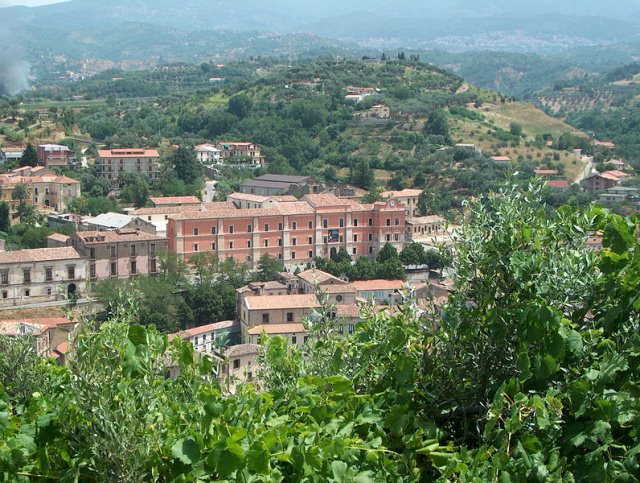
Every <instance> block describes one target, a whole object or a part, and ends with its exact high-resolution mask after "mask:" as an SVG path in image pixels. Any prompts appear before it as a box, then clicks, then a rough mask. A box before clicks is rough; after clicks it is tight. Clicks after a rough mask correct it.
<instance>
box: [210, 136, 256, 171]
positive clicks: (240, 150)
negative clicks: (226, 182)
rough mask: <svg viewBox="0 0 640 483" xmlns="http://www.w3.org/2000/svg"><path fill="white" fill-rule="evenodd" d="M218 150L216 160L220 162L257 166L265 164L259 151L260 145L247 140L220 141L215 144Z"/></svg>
mask: <svg viewBox="0 0 640 483" xmlns="http://www.w3.org/2000/svg"><path fill="white" fill-rule="evenodd" d="M215 148H216V149H217V150H218V153H217V162H218V163H220V164H237V165H242V166H250V167H254V168H259V167H261V166H264V165H265V164H266V161H265V157H264V156H263V155H262V154H261V153H260V146H258V145H257V144H255V143H248V142H226V141H220V142H219V143H218V144H216V145H215Z"/></svg>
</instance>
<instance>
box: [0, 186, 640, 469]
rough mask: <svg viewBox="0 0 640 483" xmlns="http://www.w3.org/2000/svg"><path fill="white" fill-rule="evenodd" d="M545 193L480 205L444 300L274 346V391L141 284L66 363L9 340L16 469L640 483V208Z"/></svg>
mask: <svg viewBox="0 0 640 483" xmlns="http://www.w3.org/2000/svg"><path fill="white" fill-rule="evenodd" d="M541 193H542V192H541V188H540V187H533V188H532V189H530V190H527V191H524V192H523V191H521V190H519V189H513V190H512V189H510V188H507V189H505V190H504V191H503V192H501V193H498V194H495V195H492V196H489V197H485V198H482V199H479V200H478V201H477V202H476V203H474V204H473V205H472V206H470V210H469V222H468V223H467V224H466V225H465V226H464V227H463V234H462V237H461V241H460V242H459V243H458V244H457V245H456V246H455V247H454V248H455V252H456V256H455V257H454V258H453V261H454V269H455V271H456V277H455V292H454V293H453V294H452V295H451V296H450V298H449V301H448V303H447V304H446V305H445V307H444V310H433V311H431V310H426V311H424V310H421V311H418V310H417V309H416V307H415V306H414V304H412V303H411V301H409V302H408V303H407V304H406V305H404V306H402V307H401V308H400V310H399V311H396V312H392V313H387V312H384V311H378V310H373V308H368V309H365V310H364V313H363V320H362V322H361V323H359V324H358V326H357V329H356V331H355V333H354V334H353V335H345V334H340V333H339V332H338V330H337V329H336V326H335V321H334V320H333V319H332V318H331V315H330V314H329V313H327V314H324V315H325V316H324V317H320V318H318V319H314V322H313V323H311V322H310V323H309V330H310V335H311V337H310V339H309V342H308V343H307V345H306V346H305V347H303V348H295V347H287V345H286V342H285V341H284V339H281V338H274V339H271V340H269V341H268V340H265V341H264V344H265V348H264V352H263V356H262V357H263V359H262V361H263V366H264V369H263V371H262V372H261V373H260V381H261V392H257V391H256V390H255V389H253V388H252V387H251V386H241V387H240V388H239V390H238V391H237V392H236V393H235V394H226V393H225V392H224V389H225V388H224V387H221V386H220V385H218V384H217V383H216V382H213V380H212V378H211V375H212V374H215V372H216V371H217V365H216V364H215V363H214V361H212V360H211V359H210V358H209V357H208V356H200V357H195V356H194V354H193V349H192V348H191V346H190V345H189V344H185V343H183V342H182V341H181V340H180V339H179V338H177V339H175V340H174V341H173V342H172V343H171V344H169V343H168V340H167V338H166V336H165V335H162V334H161V333H159V332H157V331H156V330H155V329H154V328H153V327H148V328H143V327H141V326H139V325H137V324H138V323H139V321H140V318H139V309H138V297H137V296H136V295H135V294H134V293H132V292H129V293H128V294H125V295H124V296H123V297H122V300H121V301H120V302H119V303H118V304H116V305H114V307H113V310H112V311H111V315H110V317H109V319H108V320H107V321H106V322H104V323H103V324H102V325H100V324H97V323H93V322H91V321H85V322H84V323H82V324H81V326H80V330H79V333H78V334H77V336H76V338H75V341H74V342H73V351H72V352H70V353H69V362H68V363H67V364H66V365H65V366H64V367H56V366H55V365H53V364H52V363H50V362H45V361H41V360H40V359H38V358H35V357H34V356H33V353H32V351H30V350H24V348H25V347H28V346H26V345H24V344H23V345H21V343H13V345H7V344H8V341H7V339H6V338H0V346H2V347H4V348H5V349H4V350H2V351H0V368H1V369H2V370H1V371H0V469H1V470H2V474H3V475H4V476H3V477H4V478H5V479H8V480H11V481H16V480H17V481H19V480H24V481H27V480H29V479H30V478H50V479H75V480H78V481H166V480H180V481H195V480H198V479H199V480H220V479H226V480H231V481H358V482H360V481H406V482H413V481H436V480H438V481H540V482H543V481H585V482H586V481H594V478H595V479H597V480H599V481H636V480H637V476H638V470H639V469H640V456H639V453H638V450H637V448H638V447H639V446H638V445H639V444H640V436H639V435H638V432H637V428H638V426H639V424H640V420H639V411H638V407H639V406H638V404H639V403H638V401H639V399H638V398H639V395H638V391H637V387H638V385H639V384H640V371H639V367H640V365H639V364H638V360H637V359H638V354H639V353H640V345H639V342H638V338H637V336H636V335H637V333H638V329H639V328H640V327H639V324H640V303H638V293H639V291H640V277H638V273H640V266H639V265H638V264H639V261H640V255H639V254H640V251H639V250H640V244H639V243H638V240H637V238H636V230H637V226H638V223H640V219H638V217H635V218H628V219H625V218H622V217H619V216H617V215H611V214H609V213H607V212H606V211H603V210H601V209H594V210H591V211H588V212H586V213H581V212H580V211H578V210H576V209H574V208H562V209H560V210H557V211H556V212H555V213H554V214H553V215H552V216H551V217H549V216H548V215H547V211H546V210H545V209H544V206H542V205H541V204H540V200H541ZM592 229H598V230H601V231H602V232H603V234H604V250H603V251H602V252H601V253H596V252H592V251H589V250H588V249H587V248H586V247H585V243H584V242H585V239H586V236H587V233H588V231H589V230H592ZM489 233H491V236H488V234H489ZM341 262H342V261H341ZM359 262H360V259H359V260H358V261H357V262H356V264H358V263H359ZM203 266H204V265H203ZM16 361H17V362H16ZM169 361H175V362H173V363H172V364H171V366H173V367H174V369H179V371H175V373H176V374H178V375H177V377H176V378H175V379H170V378H167V377H166V373H167V371H168V370H169V365H168V362H169ZM12 368H13V369H12ZM15 370H19V371H22V373H21V376H22V377H19V378H16V377H15V376H16V372H15ZM36 388H37V392H35V393H34V391H35V390H36Z"/></svg>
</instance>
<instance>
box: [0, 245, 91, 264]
mask: <svg viewBox="0 0 640 483" xmlns="http://www.w3.org/2000/svg"><path fill="white" fill-rule="evenodd" d="M77 258H80V259H84V257H83V256H82V255H80V253H78V252H77V251H76V249H75V248H73V247H59V248H35V249H31V250H16V251H12V252H0V264H1V263H29V262H46V261H54V260H73V259H77Z"/></svg>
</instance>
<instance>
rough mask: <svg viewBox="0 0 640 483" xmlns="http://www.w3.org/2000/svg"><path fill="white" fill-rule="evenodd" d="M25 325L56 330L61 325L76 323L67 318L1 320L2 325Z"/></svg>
mask: <svg viewBox="0 0 640 483" xmlns="http://www.w3.org/2000/svg"><path fill="white" fill-rule="evenodd" d="M15 323H23V324H29V325H41V326H43V327H46V328H55V327H58V326H59V325H67V324H74V323H75V322H73V321H71V320H69V319H68V318H66V317H31V318H22V319H4V320H0V324H15Z"/></svg>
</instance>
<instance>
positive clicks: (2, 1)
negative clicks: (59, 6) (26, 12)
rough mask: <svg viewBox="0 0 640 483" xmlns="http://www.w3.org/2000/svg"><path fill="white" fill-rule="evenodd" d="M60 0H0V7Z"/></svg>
mask: <svg viewBox="0 0 640 483" xmlns="http://www.w3.org/2000/svg"><path fill="white" fill-rule="evenodd" d="M59 2H60V0H0V7H9V6H11V5H28V6H30V7H33V6H34V5H46V4H48V3H59Z"/></svg>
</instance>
